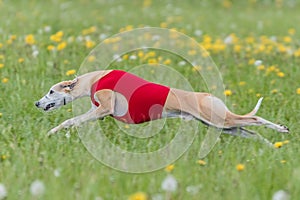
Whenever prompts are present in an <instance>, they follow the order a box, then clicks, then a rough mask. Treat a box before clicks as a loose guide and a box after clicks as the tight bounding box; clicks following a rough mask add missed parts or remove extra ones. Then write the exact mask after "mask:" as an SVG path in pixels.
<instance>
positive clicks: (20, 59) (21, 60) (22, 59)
mask: <svg viewBox="0 0 300 200" xmlns="http://www.w3.org/2000/svg"><path fill="white" fill-rule="evenodd" d="M24 61H25V59H24V58H19V59H18V62H19V63H23V62H24ZM0 68H1V67H0Z"/></svg>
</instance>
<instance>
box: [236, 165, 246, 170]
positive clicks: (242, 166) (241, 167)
mask: <svg viewBox="0 0 300 200" xmlns="http://www.w3.org/2000/svg"><path fill="white" fill-rule="evenodd" d="M244 169H245V165H243V164H238V165H237V166H236V170H238V171H243V170H244Z"/></svg>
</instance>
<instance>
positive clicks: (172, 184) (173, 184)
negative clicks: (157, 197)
mask: <svg viewBox="0 0 300 200" xmlns="http://www.w3.org/2000/svg"><path fill="white" fill-rule="evenodd" d="M177 186H178V183H177V181H176V179H175V178H174V176H172V175H171V174H169V175H168V176H167V177H166V178H165V179H164V180H163V182H162V183H161V188H162V189H163V190H164V191H168V192H175V191H176V190H177Z"/></svg>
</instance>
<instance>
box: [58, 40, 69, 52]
mask: <svg viewBox="0 0 300 200" xmlns="http://www.w3.org/2000/svg"><path fill="white" fill-rule="evenodd" d="M66 46H67V43H66V42H61V43H59V44H58V45H57V47H56V48H57V51H61V50H63V49H64V48H66Z"/></svg>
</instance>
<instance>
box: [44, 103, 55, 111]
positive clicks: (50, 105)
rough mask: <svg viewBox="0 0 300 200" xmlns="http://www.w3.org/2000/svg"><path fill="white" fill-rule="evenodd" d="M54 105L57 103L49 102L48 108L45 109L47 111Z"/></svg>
mask: <svg viewBox="0 0 300 200" xmlns="http://www.w3.org/2000/svg"><path fill="white" fill-rule="evenodd" d="M54 106H55V103H49V104H47V106H46V108H44V111H47V110H49V109H50V108H52V107H54Z"/></svg>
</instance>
